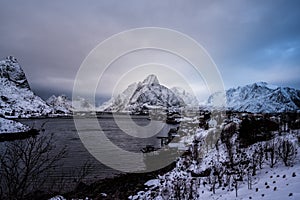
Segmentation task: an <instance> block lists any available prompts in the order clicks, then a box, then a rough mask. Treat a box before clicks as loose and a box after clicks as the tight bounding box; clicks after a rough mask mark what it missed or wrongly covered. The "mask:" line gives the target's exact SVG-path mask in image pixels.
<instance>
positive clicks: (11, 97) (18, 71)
mask: <svg viewBox="0 0 300 200" xmlns="http://www.w3.org/2000/svg"><path fill="white" fill-rule="evenodd" d="M217 95H220V93H215V94H213V95H211V96H210V97H209V98H208V101H207V106H209V107H211V106H213V100H214V98H215V97H216V96H217ZM226 99H227V109H229V110H233V111H241V112H244V111H246V112H253V113H258V112H265V113H273V112H286V111H299V110H300V90H297V89H294V88H289V87H279V86H273V85H269V84H267V83H265V82H259V83H254V84H250V85H246V86H243V87H237V88H231V89H229V90H227V91H226ZM198 105H199V104H198V102H197V99H196V98H195V96H194V95H192V94H190V93H188V92H187V91H185V90H184V89H182V88H179V87H174V88H171V89H169V88H167V87H165V86H163V85H161V84H160V83H159V81H158V78H157V77H156V76H155V75H149V76H148V77H147V78H146V79H145V80H143V81H141V82H138V83H132V84H131V85H129V86H128V88H127V89H126V90H124V91H123V92H122V93H121V94H119V95H117V96H116V97H112V98H111V99H110V100H109V101H107V102H105V103H104V104H102V105H101V106H100V107H98V108H95V107H94V106H93V105H91V104H90V103H89V102H88V101H87V100H85V99H84V98H81V97H78V98H76V99H75V100H74V101H73V102H71V100H69V99H68V98H67V96H65V95H61V96H54V95H53V96H51V97H50V98H49V99H48V100H47V101H44V100H43V99H41V98H40V97H38V96H37V95H35V94H34V93H33V92H32V91H31V89H30V86H29V84H28V81H27V79H26V76H25V73H24V71H23V70H22V68H21V66H20V65H19V63H18V61H17V59H16V58H14V57H12V56H9V57H7V58H6V59H4V60H2V61H0V115H2V116H5V117H35V116H48V115H49V114H58V115H59V114H63V115H64V114H72V112H73V111H94V110H98V111H109V112H140V111H141V110H143V109H148V108H162V109H176V108H181V107H197V106H198Z"/></svg>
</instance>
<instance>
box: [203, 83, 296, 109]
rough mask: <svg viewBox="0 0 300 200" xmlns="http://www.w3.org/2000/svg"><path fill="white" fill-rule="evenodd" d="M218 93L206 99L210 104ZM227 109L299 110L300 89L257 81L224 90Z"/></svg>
mask: <svg viewBox="0 0 300 200" xmlns="http://www.w3.org/2000/svg"><path fill="white" fill-rule="evenodd" d="M216 95H220V94H218V93H216V94H213V95H211V96H210V97H209V99H208V105H212V102H213V99H214V98H215V97H216ZM226 99H227V109H229V110H233V111H241V112H243V111H246V112H253V113H259V112H263V113H276V112H287V111H297V110H300V90H297V89H294V88H289V87H279V86H274V85H269V84H267V83H266V82H258V83H254V84H250V85H246V86H243V87H237V88H231V89H229V90H227V91H226Z"/></svg>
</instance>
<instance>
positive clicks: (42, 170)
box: [0, 135, 66, 199]
mask: <svg viewBox="0 0 300 200" xmlns="http://www.w3.org/2000/svg"><path fill="white" fill-rule="evenodd" d="M65 153H66V150H65V148H62V149H61V150H57V149H56V146H55V145H54V140H53V135H42V136H39V137H33V138H29V139H26V140H19V141H14V142H9V143H6V144H4V153H3V154H2V155H1V156H0V177H1V180H0V190H1V191H2V192H1V194H0V195H1V196H0V198H1V199H23V198H24V197H25V195H26V194H28V193H30V192H32V191H35V190H38V189H39V188H41V187H42V186H43V184H44V183H45V181H46V179H47V173H50V172H51V170H53V169H54V168H55V167H58V161H59V160H61V159H62V158H63V157H64V155H65Z"/></svg>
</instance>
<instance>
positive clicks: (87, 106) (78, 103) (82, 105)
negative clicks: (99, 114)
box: [72, 97, 96, 111]
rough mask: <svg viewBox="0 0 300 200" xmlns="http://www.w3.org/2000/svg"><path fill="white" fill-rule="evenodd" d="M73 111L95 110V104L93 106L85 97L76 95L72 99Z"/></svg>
mask: <svg viewBox="0 0 300 200" xmlns="http://www.w3.org/2000/svg"><path fill="white" fill-rule="evenodd" d="M72 108H73V111H95V110H96V109H95V106H93V105H92V104H91V103H90V102H89V101H88V100H86V99H85V98H83V97H76V98H75V99H73V101H72Z"/></svg>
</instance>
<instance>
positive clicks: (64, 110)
mask: <svg viewBox="0 0 300 200" xmlns="http://www.w3.org/2000/svg"><path fill="white" fill-rule="evenodd" d="M46 102H47V103H48V104H49V105H50V106H51V107H52V108H53V111H54V113H55V114H71V113H72V111H73V110H74V108H73V107H72V102H71V101H70V100H69V99H68V97H67V96H66V95H60V96H55V95H52V96H51V97H49V98H48V99H47V101H46Z"/></svg>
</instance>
